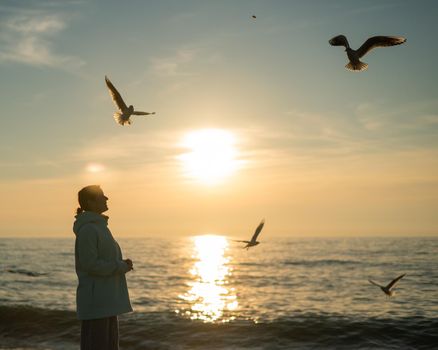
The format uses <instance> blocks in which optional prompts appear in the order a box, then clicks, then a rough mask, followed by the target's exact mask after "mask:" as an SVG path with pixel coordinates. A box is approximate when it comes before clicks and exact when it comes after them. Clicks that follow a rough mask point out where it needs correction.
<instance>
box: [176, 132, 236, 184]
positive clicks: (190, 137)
mask: <svg viewBox="0 0 438 350" xmlns="http://www.w3.org/2000/svg"><path fill="white" fill-rule="evenodd" d="M235 142H236V141H235V138H234V136H233V135H232V134H231V133H229V132H227V131H225V130H221V129H203V130H197V131H193V132H191V133H189V134H187V135H186V136H185V137H184V139H183V141H182V146H183V147H184V148H187V149H189V150H190V152H188V153H184V154H182V155H180V156H179V157H178V158H179V159H180V160H181V161H182V163H183V165H184V168H185V174H186V175H187V176H189V177H191V178H194V179H196V180H198V181H199V182H201V183H204V184H207V185H212V184H216V183H218V182H220V181H221V180H223V179H225V178H226V177H228V176H230V175H232V174H233V173H234V172H235V171H236V170H237V168H238V161H237V160H236V156H237V151H236V149H235V147H234V145H235Z"/></svg>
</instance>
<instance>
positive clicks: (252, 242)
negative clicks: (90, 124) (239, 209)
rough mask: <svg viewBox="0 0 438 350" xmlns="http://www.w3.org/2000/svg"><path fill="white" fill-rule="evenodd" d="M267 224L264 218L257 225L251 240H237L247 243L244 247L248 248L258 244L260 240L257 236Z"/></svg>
mask: <svg viewBox="0 0 438 350" xmlns="http://www.w3.org/2000/svg"><path fill="white" fill-rule="evenodd" d="M264 225H265V219H263V220H262V221H261V222H260V224H259V225H258V226H257V228H256V230H255V232H254V234H253V236H252V238H251V240H250V241H238V240H235V242H243V243H246V246H244V247H243V248H246V249H247V250H248V249H249V248H251V247H254V246H256V245H257V244H259V243H260V242H258V241H257V237H258V235H259V234H260V232H262V229H263V226H264Z"/></svg>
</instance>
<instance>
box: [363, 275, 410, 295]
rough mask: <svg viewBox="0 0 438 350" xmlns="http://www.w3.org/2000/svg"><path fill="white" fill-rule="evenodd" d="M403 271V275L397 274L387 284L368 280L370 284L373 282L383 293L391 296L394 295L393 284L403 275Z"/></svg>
mask: <svg viewBox="0 0 438 350" xmlns="http://www.w3.org/2000/svg"><path fill="white" fill-rule="evenodd" d="M405 275H406V274H405V273H404V274H403V275H400V276H398V277H397V278H394V279H393V280H392V281H391V282H390V283H388V285H387V286H381V285H380V284H378V283H376V282H374V281H371V280H368V281H369V282H370V283H371V284H374V285H375V286H377V287H380V289H381V290H382V291H383V293H385V294H386V295H387V296H389V297H392V296H393V295H394V286H395V284H396V283H397V282H398V281H400V280H401V279H402V278H403V277H405Z"/></svg>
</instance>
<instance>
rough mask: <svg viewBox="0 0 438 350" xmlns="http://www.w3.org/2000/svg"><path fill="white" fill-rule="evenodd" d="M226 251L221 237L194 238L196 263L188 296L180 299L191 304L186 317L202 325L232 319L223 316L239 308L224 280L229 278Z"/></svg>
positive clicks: (185, 313)
mask: <svg viewBox="0 0 438 350" xmlns="http://www.w3.org/2000/svg"><path fill="white" fill-rule="evenodd" d="M227 247H228V242H227V240H226V239H225V238H224V237H221V236H215V235H204V236H197V237H195V238H194V253H195V255H194V256H195V258H196V262H195V263H194V265H193V267H192V269H191V270H190V274H191V276H192V277H193V280H192V281H190V282H189V287H190V289H189V290H188V292H187V293H186V294H184V295H181V296H180V298H181V299H183V300H185V301H186V302H188V303H189V304H190V310H186V311H185V312H184V315H185V316H188V317H190V318H191V319H198V320H202V321H204V322H215V321H220V322H227V321H230V320H232V319H234V317H230V316H226V315H224V313H226V314H228V311H233V310H236V309H237V308H238V302H237V298H236V295H235V291H234V289H232V288H229V287H228V285H227V284H228V279H227V278H228V276H229V275H230V274H231V271H230V268H229V266H228V263H229V258H228V257H227V256H226V250H227Z"/></svg>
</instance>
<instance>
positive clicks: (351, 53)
mask: <svg viewBox="0 0 438 350" xmlns="http://www.w3.org/2000/svg"><path fill="white" fill-rule="evenodd" d="M404 42H406V38H403V37H401V36H373V37H371V38H369V39H368V40H366V41H365V42H364V43H363V44H362V46H361V47H359V49H357V50H353V49H352V48H350V45H349V44H348V40H347V38H346V37H345V36H344V35H338V36H335V37H334V38H332V39H330V40H329V43H330V45H332V46H344V47H345V51H346V52H347V56H348V59H349V60H350V62H349V63H348V64H347V65H346V66H345V68H347V69H348V70H350V71H353V72H360V71H363V70H365V69H367V68H368V64H366V63H364V62H361V61H360V58H361V57H363V56H364V55H365V54H366V53H367V52H369V51H371V50H372V49H374V48H376V47H387V46H394V45H400V44H403V43H404Z"/></svg>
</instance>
